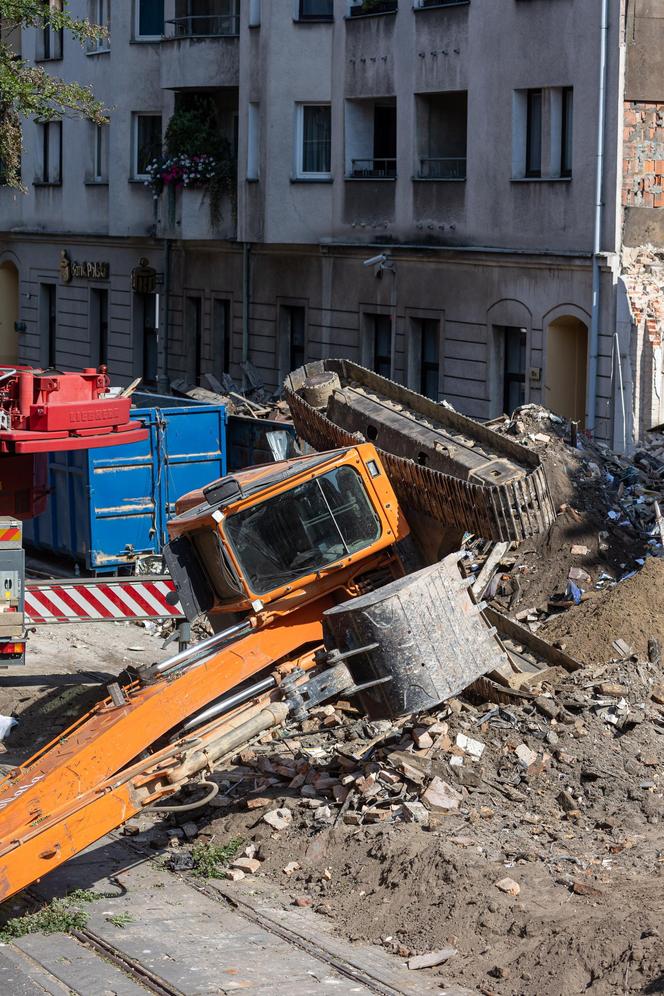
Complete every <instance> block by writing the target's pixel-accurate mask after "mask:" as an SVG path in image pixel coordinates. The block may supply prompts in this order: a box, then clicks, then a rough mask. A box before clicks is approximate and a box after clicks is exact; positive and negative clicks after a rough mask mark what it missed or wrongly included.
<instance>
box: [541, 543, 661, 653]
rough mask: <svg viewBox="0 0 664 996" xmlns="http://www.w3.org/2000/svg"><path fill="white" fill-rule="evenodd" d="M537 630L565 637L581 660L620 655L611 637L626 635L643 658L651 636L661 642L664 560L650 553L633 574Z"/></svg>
mask: <svg viewBox="0 0 664 996" xmlns="http://www.w3.org/2000/svg"><path fill="white" fill-rule="evenodd" d="M539 635H541V636H543V637H544V639H546V640H548V641H549V642H550V643H553V642H555V641H559V642H561V643H564V644H565V649H566V650H567V652H568V653H569V654H571V655H572V656H573V657H576V658H577V659H578V660H580V661H582V662H583V663H585V664H594V663H597V662H600V661H608V660H611V659H612V658H615V657H618V656H620V654H619V653H618V652H617V651H616V648H615V647H614V646H613V641H614V640H624V641H625V643H627V644H629V646H630V647H632V649H633V651H634V653H635V654H636V655H637V656H638V657H639V658H641V659H642V660H644V659H646V658H647V654H648V640H649V639H650V638H652V637H655V638H656V639H657V640H659V642H660V646H661V647H663V648H664V560H659V559H656V558H653V557H651V558H649V559H648V560H647V561H646V563H645V565H644V566H643V568H642V569H641V570H640V571H639V572H638V574H636V575H635V576H634V577H632V578H628V579H627V580H625V581H622V582H620V584H618V585H616V587H615V588H612V589H611V590H610V591H607V592H605V593H603V594H601V595H600V594H594V595H593V597H592V598H590V599H589V601H587V602H583V603H582V604H581V605H577V606H575V607H574V608H572V609H568V611H567V612H565V613H564V614H563V615H560V616H557V617H554V618H552V619H551V620H550V621H549V622H547V623H545V624H544V626H542V628H541V630H540V631H539Z"/></svg>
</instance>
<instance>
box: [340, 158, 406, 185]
mask: <svg viewBox="0 0 664 996" xmlns="http://www.w3.org/2000/svg"><path fill="white" fill-rule="evenodd" d="M350 175H351V177H352V178H353V179H356V180H393V179H394V178H395V177H396V175H397V161H396V159H351V173H350Z"/></svg>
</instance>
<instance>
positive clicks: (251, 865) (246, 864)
mask: <svg viewBox="0 0 664 996" xmlns="http://www.w3.org/2000/svg"><path fill="white" fill-rule="evenodd" d="M260 866H261V863H260V861H259V860H258V859H257V858H236V859H235V861H231V868H239V869H240V871H242V872H244V874H245V875H255V874H256V872H257V871H258V870H259V868H260Z"/></svg>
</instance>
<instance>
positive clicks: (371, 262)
mask: <svg viewBox="0 0 664 996" xmlns="http://www.w3.org/2000/svg"><path fill="white" fill-rule="evenodd" d="M385 263H387V256H386V255H385V253H381V254H380V256H372V257H371V259H365V260H364V262H363V263H362V266H384V265H385Z"/></svg>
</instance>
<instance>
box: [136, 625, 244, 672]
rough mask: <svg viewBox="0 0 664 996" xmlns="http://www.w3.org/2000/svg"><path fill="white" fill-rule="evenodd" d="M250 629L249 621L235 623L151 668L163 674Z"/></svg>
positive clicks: (242, 634)
mask: <svg viewBox="0 0 664 996" xmlns="http://www.w3.org/2000/svg"><path fill="white" fill-rule="evenodd" d="M251 630H252V625H251V623H250V622H242V623H237V624H236V625H235V626H229V627H228V629H224V630H222V632H221V633H215V635H214V636H209V637H208V638H207V640H201V642H200V643H195V644H194V646H193V647H189V649H188V650H183V651H182V652H181V653H179V654H176V655H175V657H169V658H168V659H167V660H165V661H161V662H160V663H159V664H155V665H154V666H153V668H152V670H154V671H155V672H156V673H157V674H164V672H165V671H170V670H171V669H172V668H174V667H178V665H180V664H188V663H191V662H192V661H193V660H196V659H197V658H198V657H200V656H202V655H203V654H205V653H206V652H207V651H208V650H212V649H213V648H214V647H218V646H220V644H222V643H226V642H227V641H228V640H230V639H232V638H233V637H234V636H240V635H241V636H244V635H245V634H249V633H250V632H251Z"/></svg>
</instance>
